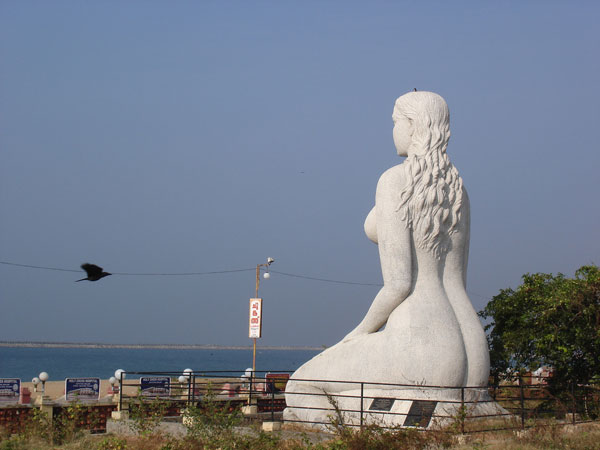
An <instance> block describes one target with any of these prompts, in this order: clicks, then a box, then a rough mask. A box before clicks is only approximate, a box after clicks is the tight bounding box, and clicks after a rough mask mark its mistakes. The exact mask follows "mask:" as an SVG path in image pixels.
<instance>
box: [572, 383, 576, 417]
mask: <svg viewBox="0 0 600 450" xmlns="http://www.w3.org/2000/svg"><path fill="white" fill-rule="evenodd" d="M571 397H573V420H572V422H573V425H575V414H576V413H577V402H576V400H575V382H571Z"/></svg>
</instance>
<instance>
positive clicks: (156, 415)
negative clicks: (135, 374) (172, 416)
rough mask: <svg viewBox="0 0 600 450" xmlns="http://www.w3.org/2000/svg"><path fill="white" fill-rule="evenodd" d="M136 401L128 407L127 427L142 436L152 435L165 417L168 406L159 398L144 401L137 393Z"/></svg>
mask: <svg viewBox="0 0 600 450" xmlns="http://www.w3.org/2000/svg"><path fill="white" fill-rule="evenodd" d="M138 399H139V401H138V402H136V403H131V404H130V405H129V418H130V419H131V420H130V422H129V427H130V428H131V431H133V432H135V433H137V434H140V435H142V436H149V435H152V434H153V433H154V432H155V431H156V429H157V428H158V426H159V425H160V422H161V421H162V419H163V418H164V417H165V415H166V413H167V409H168V407H169V404H168V402H167V401H165V400H162V399H160V398H153V399H146V398H144V396H143V395H141V394H139V393H138Z"/></svg>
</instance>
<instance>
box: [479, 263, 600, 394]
mask: <svg viewBox="0 0 600 450" xmlns="http://www.w3.org/2000/svg"><path fill="white" fill-rule="evenodd" d="M522 279H523V283H522V284H521V285H520V286H519V287H518V288H517V289H516V290H512V289H503V290H501V291H500V293H499V294H498V295H496V296H495V297H493V298H492V300H491V301H490V302H489V303H488V304H487V305H486V307H485V308H484V309H483V310H482V311H481V312H480V313H479V315H480V317H482V318H484V319H491V321H490V322H489V324H488V325H487V326H486V327H485V329H486V331H487V333H488V344H489V348H490V360H491V369H492V375H494V376H496V377H497V376H499V375H500V374H502V373H506V372H507V371H508V370H514V371H517V372H524V371H526V370H528V369H529V370H532V369H536V368H538V367H539V366H540V365H542V364H545V365H550V366H552V367H553V368H554V376H553V377H552V379H551V380H550V382H551V384H552V386H554V387H556V388H565V387H566V386H568V385H569V384H570V383H577V384H587V383H590V382H591V381H592V380H593V379H594V377H596V380H597V378H598V377H599V376H600V270H599V269H598V267H597V266H594V265H590V266H583V267H581V268H580V269H578V270H577V272H575V278H566V277H565V276H564V275H563V274H560V273H559V274H558V275H556V276H554V275H552V274H545V273H536V274H533V275H530V274H525V275H523V277H522Z"/></svg>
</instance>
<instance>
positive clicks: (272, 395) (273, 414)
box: [265, 383, 275, 422]
mask: <svg viewBox="0 0 600 450" xmlns="http://www.w3.org/2000/svg"><path fill="white" fill-rule="evenodd" d="M265 384H266V383H265ZM271 422H275V383H273V385H272V387H271Z"/></svg>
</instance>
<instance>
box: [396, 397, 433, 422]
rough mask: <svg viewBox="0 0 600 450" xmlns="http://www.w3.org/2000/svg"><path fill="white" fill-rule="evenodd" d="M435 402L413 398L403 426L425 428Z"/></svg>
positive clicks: (429, 420)
mask: <svg viewBox="0 0 600 450" xmlns="http://www.w3.org/2000/svg"><path fill="white" fill-rule="evenodd" d="M436 406H437V402H434V401H429V400H415V401H414V402H413V403H412V405H410V410H409V411H408V414H407V416H406V419H405V420H404V426H405V427H423V428H427V427H428V426H429V422H431V417H432V416H433V411H435V407H436Z"/></svg>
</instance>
